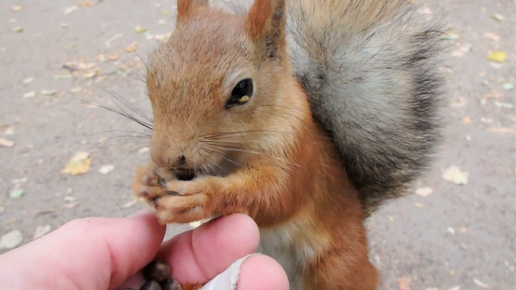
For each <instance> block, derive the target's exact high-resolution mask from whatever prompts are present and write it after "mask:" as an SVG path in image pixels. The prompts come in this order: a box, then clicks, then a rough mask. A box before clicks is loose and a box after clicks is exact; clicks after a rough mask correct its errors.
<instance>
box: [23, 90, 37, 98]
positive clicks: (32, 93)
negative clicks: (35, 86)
mask: <svg viewBox="0 0 516 290" xmlns="http://www.w3.org/2000/svg"><path fill="white" fill-rule="evenodd" d="M35 96H36V92H35V91H30V92H28V93H25V94H23V97H24V98H26V99H30V98H34V97H35Z"/></svg>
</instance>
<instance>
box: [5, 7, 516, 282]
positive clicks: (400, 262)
mask: <svg viewBox="0 0 516 290" xmlns="http://www.w3.org/2000/svg"><path fill="white" fill-rule="evenodd" d="M441 4H443V6H444V10H445V11H446V12H447V13H448V14H449V16H448V19H449V22H450V25H451V28H452V30H450V31H448V38H449V39H448V40H447V44H449V46H450V49H449V51H448V52H446V55H445V59H446V60H445V62H444V63H443V67H442V69H443V70H444V71H445V72H446V74H447V76H448V79H449V94H448V95H447V96H446V100H447V104H448V105H449V106H448V108H447V111H446V116H447V128H446V141H445V143H444V146H443V148H442V151H441V153H440V155H439V158H438V159H437V161H436V162H435V166H434V167H433V169H432V170H431V171H430V173H429V174H428V175H427V176H426V178H425V179H423V180H421V182H420V183H419V184H418V186H417V188H416V189H415V190H414V192H413V194H412V195H411V196H409V197H407V198H403V199H400V200H397V201H394V202H392V203H390V204H388V205H387V206H385V207H384V208H383V209H382V210H380V211H379V212H378V213H377V214H375V215H374V216H373V217H372V218H371V219H370V220H369V221H368V223H367V225H368V228H369V235H370V244H371V255H370V256H371V260H372V261H373V263H374V264H375V265H376V266H378V268H379V269H380V270H381V273H382V279H383V286H382V289H399V290H410V289H426V290H436V289H447V290H460V289H500V290H503V289H507V290H509V289H511V290H514V289H516V249H515V247H516V199H515V198H514V195H516V114H515V106H516V91H515V90H514V86H515V85H516V66H515V64H516V19H515V15H516V1H514V0H497V1H496V0H492V1H485V0H447V1H443V2H442V3H441ZM421 13H423V14H426V15H427V16H428V17H432V15H433V13H435V11H433V10H432V9H430V8H428V9H423V10H422V11H421ZM174 15H175V2H174V1H169V0H146V1H143V0H139V1H137V0H103V1H102V0H101V1H99V0H89V1H81V0H77V1H70V0H52V1H34V0H2V1H1V4H0V68H1V70H0V253H2V252H5V251H7V250H9V249H12V248H15V247H18V246H20V245H22V244H24V243H27V242H30V241H32V240H33V239H35V238H38V237H41V236H42V235H44V234H46V233H48V232H49V231H52V230H55V229H56V228H58V227H59V226H61V225H63V224H64V223H66V222H67V221H69V220H71V219H75V218H81V217H88V216H104V217H121V216H126V215H128V214H130V213H132V212H134V211H136V210H138V209H140V208H146V207H147V206H146V205H145V204H143V203H139V202H137V201H136V200H135V199H134V196H133V193H132V192H131V190H130V182H131V179H132V176H133V173H134V171H135V168H136V166H138V165H142V164H145V163H146V162H147V161H148V160H149V154H148V148H147V146H148V138H147V137H146V136H145V135H142V133H143V134H148V133H150V132H149V130H146V129H145V128H144V127H142V126H141V125H138V124H136V123H135V122H132V121H131V120H129V119H128V118H125V117H123V116H120V115H118V114H115V113H113V112H110V111H108V110H105V109H102V108H99V106H107V107H110V108H115V109H116V110H118V111H121V112H124V111H125V112H126V113H127V114H129V115H132V116H136V117H138V118H140V119H141V120H145V118H144V117H143V116H139V115H138V114H137V113H136V112H135V111H133V109H134V110H137V111H139V112H142V114H144V115H146V116H151V115H152V114H151V111H150V109H149V103H148V100H147V97H146V88H145V84H144V80H145V75H144V73H145V64H144V62H145V61H146V60H147V57H148V55H149V53H150V52H151V51H152V50H153V49H155V48H156V47H157V46H158V45H159V44H160V43H161V42H163V41H166V39H167V34H168V33H169V32H170V31H171V30H172V29H173V26H174ZM188 228H189V225H185V226H182V227H170V228H169V232H168V236H171V235H173V234H174V233H177V232H179V231H183V230H185V229H188Z"/></svg>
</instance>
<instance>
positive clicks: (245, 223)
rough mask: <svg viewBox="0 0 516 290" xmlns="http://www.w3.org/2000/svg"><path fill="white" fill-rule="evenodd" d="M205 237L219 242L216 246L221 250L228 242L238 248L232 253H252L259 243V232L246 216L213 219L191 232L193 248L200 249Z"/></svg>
mask: <svg viewBox="0 0 516 290" xmlns="http://www.w3.org/2000/svg"><path fill="white" fill-rule="evenodd" d="M205 237H211V238H212V239H213V240H215V241H220V244H219V245H218V246H220V247H222V248H225V246H226V245H227V244H228V242H229V243H230V244H231V245H232V246H234V247H238V249H235V248H233V251H236V252H239V253H253V252H255V251H256V249H257V248H258V244H259V243H260V230H259V229H258V225H256V222H255V221H254V220H253V219H252V218H251V217H249V216H248V215H245V214H233V215H230V216H226V217H220V218H217V219H214V220H212V221H210V222H208V223H205V224H203V225H202V226H200V227H199V228H197V229H195V230H194V231H193V232H192V243H193V246H194V247H196V246H199V247H202V244H204V243H206V241H205V239H204V238H205ZM197 243H200V244H197ZM223 243H224V244H223ZM240 247H243V248H240Z"/></svg>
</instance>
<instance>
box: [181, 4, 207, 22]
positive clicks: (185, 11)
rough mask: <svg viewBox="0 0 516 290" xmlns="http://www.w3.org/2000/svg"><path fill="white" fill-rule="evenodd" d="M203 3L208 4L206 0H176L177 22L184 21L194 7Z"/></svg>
mask: <svg viewBox="0 0 516 290" xmlns="http://www.w3.org/2000/svg"><path fill="white" fill-rule="evenodd" d="M204 5H208V0H177V23H178V24H179V23H181V22H183V21H185V20H186V19H187V18H188V17H190V16H191V15H192V14H193V13H194V12H195V9H196V8H198V7H200V6H204Z"/></svg>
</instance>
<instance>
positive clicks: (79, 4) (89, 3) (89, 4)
mask: <svg viewBox="0 0 516 290" xmlns="http://www.w3.org/2000/svg"><path fill="white" fill-rule="evenodd" d="M94 5H95V4H94V3H92V2H91V1H88V0H86V1H82V2H80V3H78V4H77V6H79V7H86V6H94Z"/></svg>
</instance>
